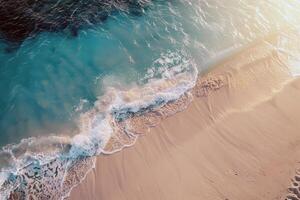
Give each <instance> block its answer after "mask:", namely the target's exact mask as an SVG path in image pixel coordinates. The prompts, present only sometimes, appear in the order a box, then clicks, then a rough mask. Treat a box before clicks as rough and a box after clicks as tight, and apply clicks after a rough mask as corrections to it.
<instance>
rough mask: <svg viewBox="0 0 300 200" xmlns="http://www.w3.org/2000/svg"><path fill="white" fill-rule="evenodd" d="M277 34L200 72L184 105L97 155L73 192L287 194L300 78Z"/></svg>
mask: <svg viewBox="0 0 300 200" xmlns="http://www.w3.org/2000/svg"><path fill="white" fill-rule="evenodd" d="M277 39H278V38H277V37H275V38H272V39H269V40H268V41H264V42H257V43H256V44H254V45H252V46H250V47H248V48H247V49H246V50H244V51H242V52H241V53H239V54H237V55H234V56H232V57H231V58H230V59H227V60H226V61H224V62H222V63H220V64H218V66H217V67H214V68H213V69H212V70H211V71H210V72H208V73H206V74H205V75H202V76H201V78H199V80H198V83H197V85H196V87H195V88H194V90H193V91H192V93H193V96H194V99H193V101H192V103H191V104H190V105H189V106H188V108H187V109H186V110H184V111H183V112H180V113H177V114H175V115H173V116H171V117H168V118H167V119H165V120H163V121H162V122H161V123H160V124H158V125H157V126H156V127H154V128H151V129H150V131H149V132H147V133H146V134H142V135H141V136H140V137H139V139H138V141H137V143H136V144H135V145H134V146H133V147H130V148H126V149H124V150H123V151H120V152H118V153H115V154H113V155H102V156H99V157H98V158H97V164H96V168H95V169H94V170H92V172H90V173H89V174H88V175H87V177H86V179H85V180H84V181H83V182H82V183H81V184H80V185H79V186H77V187H76V188H74V189H73V191H72V192H71V196H70V199H72V200H82V199H90V200H91V199H99V200H148V199H149V200H159V199H161V200H177V199H178V200H194V199H195V200H260V199H261V200H275V199H285V198H286V195H287V188H288V187H289V186H290V185H291V184H292V181H291V178H294V176H295V174H296V172H295V170H296V169H297V168H298V167H300V163H299V161H300V79H299V78H295V77H292V76H291V74H290V71H289V69H288V65H287V62H286V57H285V55H284V54H281V53H278V52H277V51H276V50H274V48H273V47H272V46H270V44H276V43H277V42H278V41H277ZM295 45H296V46H297V45H299V44H294V46H295ZM297 47H299V46H297ZM299 67H300V66H299ZM296 179H297V180H298V178H297V177H296ZM299 180H300V178H299ZM294 186H295V187H296V186H297V183H294ZM291 190H295V189H292V188H291ZM294 193H297V191H296V190H295V191H294ZM294 196H295V195H294ZM290 199H292V198H290Z"/></svg>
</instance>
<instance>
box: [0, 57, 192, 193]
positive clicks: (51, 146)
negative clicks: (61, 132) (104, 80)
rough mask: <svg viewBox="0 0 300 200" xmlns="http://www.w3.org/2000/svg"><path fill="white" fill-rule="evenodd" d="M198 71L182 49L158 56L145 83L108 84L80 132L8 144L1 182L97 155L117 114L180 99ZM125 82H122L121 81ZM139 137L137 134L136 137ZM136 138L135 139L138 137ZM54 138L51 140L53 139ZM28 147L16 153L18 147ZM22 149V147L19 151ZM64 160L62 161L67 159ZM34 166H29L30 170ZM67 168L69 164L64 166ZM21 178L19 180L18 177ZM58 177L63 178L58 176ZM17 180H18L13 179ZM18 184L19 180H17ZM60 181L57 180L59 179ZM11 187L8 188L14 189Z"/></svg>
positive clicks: (84, 118)
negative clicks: (9, 157) (59, 161)
mask: <svg viewBox="0 0 300 200" xmlns="http://www.w3.org/2000/svg"><path fill="white" fill-rule="evenodd" d="M197 75H198V71H197V68H196V66H195V64H194V62H193V61H192V60H190V59H188V58H187V57H186V56H185V55H184V54H182V53H180V52H175V53H174V52H167V53H166V54H162V55H161V57H160V58H159V59H157V60H156V61H155V62H154V63H153V66H152V67H151V69H149V70H148V74H147V75H146V76H145V78H144V79H143V80H142V81H143V82H145V84H143V85H132V86H131V87H130V88H129V89H120V88H118V87H116V86H117V84H115V83H114V85H113V86H107V87H106V90H105V91H106V92H105V94H104V95H103V96H101V97H99V99H98V100H97V101H96V102H95V105H94V107H93V108H92V109H91V110H89V111H87V112H85V113H82V114H81V115H80V117H79V119H78V126H79V129H80V130H79V134H77V135H75V136H74V137H73V138H67V137H66V138H65V137H58V136H51V137H48V138H28V139H24V140H22V141H21V143H19V144H16V145H8V146H6V147H5V148H4V149H3V150H4V151H7V152H10V153H11V155H12V157H13V163H14V165H13V166H12V167H11V168H9V169H5V170H2V171H1V174H0V175H1V177H0V184H1V185H2V184H3V183H4V181H5V180H6V179H7V178H8V176H9V174H11V173H13V174H14V176H15V177H17V176H18V175H20V174H22V173H24V170H25V171H26V166H29V165H30V164H34V166H35V165H36V166H41V165H43V164H47V163H49V162H51V161H53V159H55V158H61V159H62V158H67V160H68V159H71V160H74V159H77V158H79V157H80V156H95V155H99V154H101V153H114V152H115V151H119V150H121V149H122V148H124V147H128V146H130V145H128V144H127V145H124V146H123V147H121V148H120V149H116V150H115V151H114V152H104V151H103V149H104V148H105V146H106V144H107V142H108V141H109V139H110V138H111V136H112V132H113V130H112V122H113V120H114V118H115V117H118V116H123V117H124V116H126V115H128V113H135V112H139V111H140V110H141V109H142V110H145V109H149V108H152V107H159V106H163V105H164V104H166V103H167V102H169V101H173V100H176V99H178V98H179V97H180V96H181V95H183V94H184V93H185V92H186V91H188V90H189V89H191V88H192V87H194V85H195V83H196V80H197ZM120 85H122V84H120ZM84 103H86V101H85V100H82V101H80V104H79V106H78V107H77V110H81V109H82V106H83V104H84ZM136 138H137V137H136ZM136 138H135V139H136ZM49 142H50V143H49ZM59 144H62V145H64V144H70V145H71V148H70V150H69V153H68V154H66V152H62V150H63V149H64V148H63V147H61V148H59V147H57V146H59ZM15 149H21V150H22V151H24V152H23V153H21V154H20V155H15V154H14V150H15ZM17 152H18V151H17ZM64 162H65V161H63V162H62V163H64ZM31 168H32V167H29V168H28V170H30V169H31ZM63 168H66V167H63ZM16 181H17V180H16ZM56 181H61V179H57V180H56ZM12 184H14V183H12ZM15 184H18V183H17V182H16V183H15ZM55 184H56V185H57V183H55ZM12 189H13V187H12V188H7V190H12ZM8 194H9V191H1V197H5V198H6V197H7V195H8Z"/></svg>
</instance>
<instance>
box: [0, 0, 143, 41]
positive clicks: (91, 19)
mask: <svg viewBox="0 0 300 200" xmlns="http://www.w3.org/2000/svg"><path fill="white" fill-rule="evenodd" d="M148 3H149V0H0V35H1V37H2V38H4V39H5V40H6V41H9V42H12V43H21V42H22V41H24V40H25V39H26V38H28V37H32V36H34V35H36V34H37V33H39V32H42V31H48V32H57V31H62V30H65V29H68V30H69V31H68V32H70V33H71V35H73V36H76V35H77V32H78V30H79V29H80V28H81V27H83V26H91V25H94V24H97V23H101V22H103V21H105V20H106V19H107V18H108V17H109V15H110V14H111V13H112V12H116V11H125V12H128V13H130V14H133V15H140V14H141V13H142V12H143V9H144V8H145V6H146V5H147V4H148Z"/></svg>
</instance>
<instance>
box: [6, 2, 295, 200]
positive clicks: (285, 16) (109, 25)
mask: <svg viewBox="0 0 300 200" xmlns="http://www.w3.org/2000/svg"><path fill="white" fill-rule="evenodd" d="M299 13H300V3H299V1H298V0H290V1H285V0H273V1H271V0H267V1H260V2H257V1H250V0H242V1H238V0H228V1H221V0H210V1H204V0H200V1H199V0H173V1H160V0H153V1H151V2H147V6H146V7H145V8H143V9H142V12H141V13H138V14H134V13H130V12H127V11H115V12H112V13H110V14H109V16H108V18H107V19H106V20H105V21H101V22H97V23H96V22H95V23H94V24H89V26H82V27H81V28H80V29H78V33H77V34H75V35H74V34H73V35H72V34H70V32H69V31H68V30H67V29H63V30H57V31H51V32H47V31H41V32H38V33H36V34H35V35H31V36H30V37H27V38H26V39H25V41H23V42H21V43H18V44H17V45H16V44H12V43H11V42H8V41H7V40H5V39H4V38H3V39H2V40H1V43H0V91H1V95H0V137H1V140H0V146H2V147H3V146H6V145H8V144H11V143H19V142H20V141H21V140H22V139H25V138H29V137H46V138H47V137H48V136H49V137H50V135H57V136H63V137H62V138H64V139H61V138H56V137H55V136H51V138H49V140H51V141H53V143H51V142H49V144H47V145H46V146H47V147H45V148H42V147H43V145H44V142H43V141H41V140H39V142H37V140H36V139H34V138H33V139H30V140H25V141H23V143H21V144H20V145H19V146H17V147H16V146H14V147H11V146H6V147H5V149H4V152H2V156H1V159H0V165H1V167H2V168H3V170H4V169H5V173H3V174H7V172H13V173H14V174H18V172H19V171H18V169H20V168H22V166H24V165H25V164H28V163H32V162H41V163H43V162H44V160H43V159H45V158H44V157H43V155H47V156H48V157H49V155H51V156H50V157H51V158H53V157H55V156H56V155H57V154H59V152H61V149H63V150H64V151H69V150H70V154H71V156H70V157H71V158H74V159H75V158H76V156H82V155H84V156H89V155H95V154H98V153H101V151H99V150H98V149H95V148H96V147H94V146H92V147H90V146H89V145H90V144H92V145H95V146H97V147H98V146H100V147H101V144H103V145H104V144H105V142H103V141H105V140H108V138H109V137H110V133H109V132H110V131H111V130H110V128H109V126H110V125H109V123H108V122H107V121H106V120H107V118H106V114H107V113H109V112H115V113H118V116H121V117H124V116H125V115H126V114H128V113H134V112H137V111H138V110H139V109H141V108H142V109H147V108H148V107H149V106H148V105H154V104H155V105H156V104H159V105H160V104H162V103H165V102H167V101H169V100H174V99H176V98H178V97H179V96H180V95H181V94H183V93H184V91H185V90H187V89H189V88H190V87H192V86H193V83H194V77H196V75H197V71H198V72H199V73H201V72H202V71H203V70H205V69H207V68H208V67H210V66H211V65H212V64H213V63H214V62H216V61H217V60H218V59H221V58H223V57H226V55H228V54H230V52H232V51H234V49H237V48H238V47H241V46H243V45H245V44H247V43H249V42H251V41H253V40H255V39H257V38H260V37H263V36H266V35H268V34H270V33H274V32H277V31H279V32H280V31H282V30H285V29H288V28H299V27H297V26H299V25H298V22H299V21H300V14H299ZM194 66H196V68H197V70H195V69H194V68H193V67H194ZM296 68H297V67H293V72H294V73H295V74H296V73H298V72H299V70H296ZM180 73H182V74H184V76H185V78H182V80H180V81H177V82H176V81H175V83H174V84H173V83H172V84H166V83H165V80H168V79H175V80H177V79H179V76H178V74H180ZM154 79H155V80H154ZM154 82H155V83H154ZM147 84H148V85H147ZM159 84H162V85H163V84H165V85H167V86H166V87H165V88H164V89H161V88H159V87H156V86H155V85H159ZM134 88H135V89H134ZM141 88H142V89H141ZM155 88H156V89H157V88H159V89H157V90H156V89H155ZM129 89H131V96H130V95H129V94H126V95H125V94H123V93H122V92H120V91H122V90H129ZM109 93H114V95H113V96H114V98H112V99H110V101H111V102H110V103H111V104H110V107H109V106H108V107H105V106H103V105H104V104H101V103H100V104H99V102H101V101H102V100H103V99H105V97H106V96H110V95H107V94H109ZM122 95H123V96H122ZM116 96H117V97H116ZM120 96H121V97H120ZM125 96H126V97H125ZM128 96H129V97H128ZM110 98H111V97H110ZM124 99H127V100H126V101H125V100H124ZM128 99H129V100H128ZM95 102H96V103H95ZM91 111H92V112H93V113H95V112H96V113H98V114H97V115H93V118H92V120H91V119H88V120H86V116H87V114H86V113H90V112H91ZM83 116H85V117H83ZM87 118H89V117H87ZM83 119H84V120H83ZM82 133H84V135H85V136H84V138H85V139H82V137H81V136H76V137H75V139H74V138H73V139H72V137H73V136H74V135H76V134H81V135H82ZM86 135H87V137H86ZM89 135H93V137H91V138H93V140H94V142H92V143H91V141H90V140H91V139H90V138H89V139H87V138H88V137H89ZM95 138H96V139H95ZM82 141H84V142H82ZM95 142H99V143H100V144H97V145H96V144H95ZM58 144H59V145H61V146H63V147H57V145H58ZM64 145H66V146H67V147H66V148H65V146H64ZM11 149H13V150H11ZM20 149H22V150H20ZM33 149H34V150H33ZM66 149H67V150H66ZM37 154H38V155H39V156H37ZM25 155H26V156H27V157H26V158H24V156H25ZM29 155H31V156H32V155H34V156H32V157H30V156H29ZM28 156H29V157H30V159H29V158H28ZM48 157H47V158H48ZM70 157H68V159H69V160H70V159H71V158H70ZM71 160H72V159H71ZM16 161H17V162H16ZM15 162H16V163H17V164H15ZM64 162H65V161H64ZM3 176H4V177H7V175H3ZM0 183H1V182H0ZM2 196H3V198H4V193H3V194H2Z"/></svg>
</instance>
